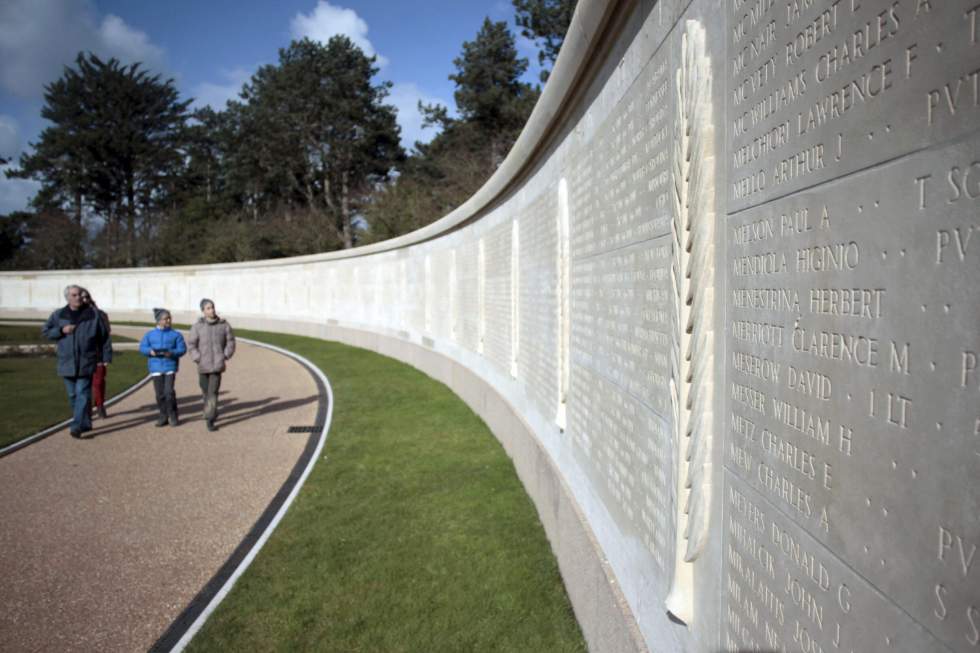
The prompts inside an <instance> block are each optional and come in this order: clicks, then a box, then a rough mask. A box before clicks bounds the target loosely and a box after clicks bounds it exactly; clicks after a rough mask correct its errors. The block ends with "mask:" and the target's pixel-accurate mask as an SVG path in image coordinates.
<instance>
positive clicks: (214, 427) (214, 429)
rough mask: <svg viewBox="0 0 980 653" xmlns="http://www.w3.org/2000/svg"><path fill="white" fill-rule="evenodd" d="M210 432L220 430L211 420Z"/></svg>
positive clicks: (209, 422) (209, 421)
mask: <svg viewBox="0 0 980 653" xmlns="http://www.w3.org/2000/svg"><path fill="white" fill-rule="evenodd" d="M208 430H209V431H217V430H218V427H217V426H215V425H214V420H213V419H209V420H208Z"/></svg>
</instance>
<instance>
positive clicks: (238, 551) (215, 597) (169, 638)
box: [144, 337, 333, 653]
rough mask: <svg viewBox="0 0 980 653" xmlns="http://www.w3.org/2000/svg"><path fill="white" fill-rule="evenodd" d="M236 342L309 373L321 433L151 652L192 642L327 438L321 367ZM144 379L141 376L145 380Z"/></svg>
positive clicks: (327, 401) (329, 396)
mask: <svg viewBox="0 0 980 653" xmlns="http://www.w3.org/2000/svg"><path fill="white" fill-rule="evenodd" d="M238 340H239V341H240V342H247V343H249V344H252V345H255V346H257V347H263V348H265V349H270V350H272V351H275V352H278V353H280V354H283V355H285V356H289V357H290V358H292V359H293V360H295V361H297V362H298V363H300V364H301V365H302V366H303V367H305V368H306V370H307V372H309V373H310V376H312V377H313V380H314V382H315V383H316V387H317V391H318V393H319V396H320V401H319V406H318V407H317V413H316V420H315V425H316V426H319V427H320V433H319V436H317V434H316V433H315V432H314V433H311V434H310V437H309V438H308V439H307V441H306V446H305V447H304V449H303V454H302V455H301V456H300V458H299V460H297V461H296V464H295V466H294V467H293V469H292V471H291V472H290V473H289V476H288V477H287V478H286V480H285V481H284V482H283V484H282V487H281V488H279V491H278V492H277V493H276V495H275V496H274V497H273V498H272V501H271V502H269V505H268V506H267V507H266V509H265V510H264V511H263V512H262V515H260V516H259V518H258V520H257V521H256V522H255V524H254V525H253V526H252V528H251V529H250V530H249V532H248V534H246V535H245V538H244V539H243V540H242V541H241V543H240V544H239V545H238V546H237V547H235V550H234V551H232V553H231V555H230V556H229V557H228V559H227V560H226V561H225V563H224V564H223V565H221V568H219V569H218V571H217V572H216V573H215V574H214V576H212V577H211V580H209V581H208V582H207V583H206V584H205V585H204V587H203V588H202V589H201V591H200V592H198V593H197V595H196V596H195V597H194V598H193V599H191V601H190V603H188V604H187V607H185V608H184V610H183V611H182V612H181V613H180V614H179V615H178V616H177V618H176V619H174V621H173V622H172V623H171V624H170V627H169V628H167V630H166V631H165V632H164V633H163V634H162V635H161V636H160V638H159V639H158V640H157V641H156V642H155V643H154V644H153V646H152V647H151V648H150V651H160V652H163V651H173V652H175V653H179V652H180V651H183V650H184V648H186V647H187V645H188V644H189V643H190V642H191V640H192V639H193V638H194V636H195V635H196V634H197V633H198V631H200V630H201V628H202V627H203V626H204V623H205V622H206V621H207V620H208V617H210V616H211V614H212V613H213V612H214V611H215V610H216V609H217V608H218V606H219V605H220V604H221V602H222V601H223V600H224V599H225V597H226V596H227V595H228V593H229V592H230V591H231V588H232V587H234V585H235V583H236V582H237V581H238V579H239V577H241V575H242V574H243V573H245V570H246V569H248V567H249V565H251V564H252V561H253V560H254V559H255V557H256V556H257V555H258V553H259V551H261V550H262V547H263V546H264V545H265V543H266V541H267V540H268V539H269V536H270V535H272V532H273V531H274V530H275V529H276V527H277V526H278V525H279V522H280V521H281V520H282V518H283V516H285V514H286V511H287V510H289V507H290V506H291V505H292V503H293V501H294V500H295V499H296V496H297V495H298V494H299V491H300V489H301V488H302V487H303V484H304V483H305V482H306V479H307V477H308V476H309V475H310V472H311V471H313V466H314V465H315V464H316V461H317V460H318V459H319V457H320V452H321V451H322V450H323V445H324V444H325V443H326V441H327V434H328V432H329V431H330V423H331V421H332V420H333V389H332V388H331V387H330V381H329V379H327V376H326V375H325V374H324V373H323V371H322V370H321V369H320V368H319V367H317V366H316V365H315V364H314V363H312V362H311V361H309V360H308V359H306V358H304V357H303V356H300V355H299V354H297V353H295V352H291V351H289V350H288V349H283V348H281V347H276V346H275V345H270V344H267V343H264V342H259V341H257V340H252V339H251V338H241V337H239V338H238ZM144 382H145V380H144Z"/></svg>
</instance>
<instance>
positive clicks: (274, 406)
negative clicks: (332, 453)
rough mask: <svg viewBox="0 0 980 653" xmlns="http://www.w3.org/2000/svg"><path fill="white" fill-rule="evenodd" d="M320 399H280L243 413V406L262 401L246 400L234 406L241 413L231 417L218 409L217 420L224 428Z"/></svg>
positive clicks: (314, 396)
mask: <svg viewBox="0 0 980 653" xmlns="http://www.w3.org/2000/svg"><path fill="white" fill-rule="evenodd" d="M277 398H278V397H277ZM319 399H320V397H319V395H310V396H309V397H304V398H302V399H287V400H285V401H279V402H276V403H269V404H266V405H264V406H259V407H256V408H255V409H247V412H245V413H241V410H242V407H246V406H248V404H254V403H261V402H246V403H243V404H238V405H236V406H235V407H234V408H232V410H233V411H235V412H236V413H240V414H236V415H233V416H232V417H230V418H229V417H227V413H226V412H224V411H221V410H219V411H218V422H217V423H218V427H219V428H224V427H227V426H231V425H233V424H237V423H238V422H244V421H246V420H249V419H252V418H254V417H258V416H260V415H269V414H271V413H278V412H282V411H284V410H291V409H293V408H299V407H300V406H305V405H307V404H312V403H315V402H317V401H319ZM202 419H203V417H202Z"/></svg>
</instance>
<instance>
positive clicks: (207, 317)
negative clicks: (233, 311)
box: [187, 299, 235, 431]
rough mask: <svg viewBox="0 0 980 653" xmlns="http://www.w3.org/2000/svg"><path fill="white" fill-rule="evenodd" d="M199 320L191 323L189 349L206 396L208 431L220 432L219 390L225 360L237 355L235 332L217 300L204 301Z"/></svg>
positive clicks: (202, 301)
mask: <svg viewBox="0 0 980 653" xmlns="http://www.w3.org/2000/svg"><path fill="white" fill-rule="evenodd" d="M201 313H202V314H203V315H201V317H200V319H198V321H197V322H195V323H194V324H193V325H192V326H191V332H190V335H189V336H188V337H187V349H188V351H189V352H190V355H191V359H193V361H194V362H195V363H197V379H198V382H199V383H200V386H201V393H202V395H203V396H204V419H205V420H206V421H207V425H208V430H209V431H217V430H218V427H217V426H215V425H214V422H215V420H216V419H218V389H219V388H221V373H222V372H224V371H225V361H226V360H228V359H229V358H231V357H232V356H233V355H234V354H235V334H234V332H233V331H232V330H231V325H230V324H228V322H227V321H226V320H224V319H223V318H220V317H218V314H217V312H216V311H215V310H214V302H213V301H211V300H210V299H202V300H201Z"/></svg>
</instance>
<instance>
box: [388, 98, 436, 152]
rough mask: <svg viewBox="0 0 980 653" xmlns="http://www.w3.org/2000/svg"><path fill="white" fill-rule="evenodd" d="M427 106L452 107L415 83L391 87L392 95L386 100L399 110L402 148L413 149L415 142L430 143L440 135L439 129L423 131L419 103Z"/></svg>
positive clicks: (431, 128) (432, 128) (430, 128)
mask: <svg viewBox="0 0 980 653" xmlns="http://www.w3.org/2000/svg"><path fill="white" fill-rule="evenodd" d="M420 100H421V101H422V102H423V103H425V104H442V105H444V106H451V105H450V104H449V103H448V102H446V101H445V100H443V99H442V98H437V97H433V96H431V95H426V94H425V93H424V92H422V90H421V89H419V87H418V86H417V85H415V84H413V83H398V84H395V85H394V86H392V87H391V94H390V95H389V96H388V97H387V98H386V99H385V101H386V102H387V103H388V104H391V105H393V106H394V107H395V108H396V109H398V125H399V126H400V127H401V128H402V147H404V148H405V149H411V148H412V146H413V145H415V141H422V142H423V143H428V142H429V141H431V140H432V139H433V138H434V137H435V135H436V134H438V133H439V130H438V128H437V127H429V128H427V129H422V114H421V113H419V106H418V105H419V101H420Z"/></svg>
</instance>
